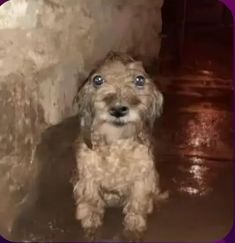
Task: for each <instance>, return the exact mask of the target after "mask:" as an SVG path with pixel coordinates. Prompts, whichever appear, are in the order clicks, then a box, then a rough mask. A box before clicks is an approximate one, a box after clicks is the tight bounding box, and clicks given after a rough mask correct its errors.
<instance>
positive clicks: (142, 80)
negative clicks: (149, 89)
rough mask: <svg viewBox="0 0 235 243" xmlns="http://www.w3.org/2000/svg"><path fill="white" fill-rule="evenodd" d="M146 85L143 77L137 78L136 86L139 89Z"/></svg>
mask: <svg viewBox="0 0 235 243" xmlns="http://www.w3.org/2000/svg"><path fill="white" fill-rule="evenodd" d="M144 84H145V77H144V76H142V75H138V76H136V78H135V85H136V86H137V87H143V86H144Z"/></svg>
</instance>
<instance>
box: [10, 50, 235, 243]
mask: <svg viewBox="0 0 235 243" xmlns="http://www.w3.org/2000/svg"><path fill="white" fill-rule="evenodd" d="M210 48H211V47H210ZM226 48H227V46H226ZM199 49H200V48H199ZM200 50H201V52H203V49H200ZM221 51H223V49H221ZM225 54H226V51H225ZM210 55H212V53H210ZM213 55H214V54H213ZM213 55H212V56H211V58H213ZM218 55H219V60H224V58H223V56H222V55H221V53H219V52H218ZM226 55H227V54H226ZM203 60H204V59H203ZM214 60H215V63H216V64H218V61H216V59H214ZM228 62H229V60H226V62H224V65H227V64H229V65H230V63H228ZM224 65H223V68H222V70H223V72H221V73H217V72H216V70H217V69H216V68H215V69H213V68H211V69H205V68H203V69H197V70H196V71H195V72H194V73H193V71H190V74H188V73H187V72H185V71H182V72H181V73H178V74H177V75H175V76H174V75H173V76H172V74H171V75H168V79H170V80H171V82H170V83H169V85H167V86H166V87H165V89H164V95H165V109H164V114H163V116H162V117H161V119H160V120H159V121H158V123H157V125H156V129H155V134H154V136H155V138H156V158H157V161H156V165H157V168H158V170H159V172H160V176H161V185H162V188H163V189H167V190H169V192H170V198H169V200H168V201H167V202H166V203H165V204H163V205H162V206H161V207H160V208H159V209H158V210H156V211H155V212H154V214H153V215H151V216H150V218H149V227H148V230H147V232H146V234H145V238H144V240H145V241H152V242H153V241H158V242H163V241H164V242H170V241H175V242H176V241H178V242H182V241H194V242H195V241H213V240H218V239H221V238H223V237H224V236H225V235H226V234H227V233H228V232H229V230H230V229H231V226H232V222H233V183H232V182H233V173H232V171H233V163H232V159H233V141H232V135H233V129H232V82H231V78H232V75H231V73H232V72H231V69H230V68H229V65H227V66H228V68H227V72H225V67H224ZM202 66H203V65H202ZM211 66H212V64H211V65H209V66H208V65H207V67H211ZM216 67H217V66H216ZM192 69H193V68H192ZM225 74H226V75H225ZM225 76H226V77H225ZM76 119H77V118H71V119H68V120H67V121H65V122H63V123H62V124H60V125H58V126H55V127H52V128H50V129H48V130H47V131H45V134H44V135H43V137H42V143H41V145H40V146H39V148H38V152H37V155H38V160H39V162H40V165H41V173H40V176H39V184H38V187H37V188H36V189H35V192H36V194H33V195H32V198H33V199H34V200H32V198H29V203H28V204H26V206H25V208H24V210H23V211H22V213H21V214H20V215H19V217H18V219H17V220H16V222H15V227H14V229H13V232H12V238H13V239H14V240H18V241H22V240H31V241H32V240H33V241H47V242H48V241H57V242H58V241H66V242H68V241H73V242H74V241H82V240H84V237H83V234H82V232H81V228H80V225H79V223H78V222H77V221H76V220H75V219H74V202H73V198H72V187H71V184H70V183H69V180H70V177H71V174H72V169H73V168H74V166H75V159H74V155H73V150H72V143H73V141H74V139H75V137H76V134H77V132H78V131H77V120H76ZM35 195H36V197H35ZM121 220H122V218H121V212H120V210H117V209H110V210H108V211H107V213H106V215H105V222H104V226H103V229H102V232H101V235H100V238H99V240H100V241H101V240H102V241H104V240H107V241H108V240H109V241H110V240H113V241H115V240H118V236H119V235H120V232H121V228H122V223H121V222H122V221H121Z"/></svg>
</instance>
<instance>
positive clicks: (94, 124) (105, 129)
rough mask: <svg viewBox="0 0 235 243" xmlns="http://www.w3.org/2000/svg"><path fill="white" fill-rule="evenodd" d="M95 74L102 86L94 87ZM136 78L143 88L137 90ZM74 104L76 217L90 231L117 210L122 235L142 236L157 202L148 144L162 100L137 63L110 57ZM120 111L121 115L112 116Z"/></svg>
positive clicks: (119, 57) (157, 184)
mask: <svg viewBox="0 0 235 243" xmlns="http://www.w3.org/2000/svg"><path fill="white" fill-rule="evenodd" d="M97 75H100V77H102V81H103V83H102V84H99V85H96V84H95V83H94V77H97ZM139 75H141V77H144V78H145V83H144V85H143V86H139V87H138V86H137V85H136V83H135V80H136V77H138V76H139ZM77 102H78V107H79V115H80V118H81V119H80V126H81V135H80V136H79V138H78V139H77V142H76V145H75V148H76V159H77V172H78V180H77V181H76V182H75V183H74V195H75V200H76V205H77V209H76V218H77V219H78V220H80V221H81V225H82V227H83V228H84V229H85V230H86V231H87V232H93V231H94V230H96V229H97V228H98V227H99V226H101V225H102V220H103V216H104V212H105V208H106V207H108V206H121V207H123V214H124V228H125V230H126V231H128V232H133V233H142V232H143V231H144V230H145V229H146V218H147V215H148V214H150V213H151V212H152V210H153V205H154V200H155V199H157V198H158V196H159V198H160V197H161V194H160V189H159V176H158V173H157V171H156V169H155V165H154V161H153V154H152V148H151V142H150V141H151V130H152V126H153V123H154V121H155V119H156V118H157V117H158V116H160V114H161V110H162V105H163V96H162V94H161V92H160V91H159V90H158V89H157V88H156V87H155V85H154V83H153V82H152V80H151V79H150V78H149V76H148V75H147V73H146V72H145V70H144V68H143V65H142V63H141V62H137V61H135V60H133V59H132V58H131V57H129V56H126V55H123V54H115V53H113V54H110V55H109V56H108V57H107V58H106V59H105V61H104V62H103V63H102V64H101V65H100V66H99V67H98V68H97V69H96V70H95V72H93V73H92V74H91V75H90V77H89V78H88V79H87V81H86V82H85V83H84V85H83V87H82V88H81V90H80V91H79V93H78V96H77ZM120 106H121V107H125V109H124V108H123V109H124V111H125V115H123V116H120V117H118V116H117V117H116V116H113V115H111V113H110V110H111V109H112V108H113V107H120ZM115 115H116V113H115Z"/></svg>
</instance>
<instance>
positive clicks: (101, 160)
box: [94, 139, 153, 192]
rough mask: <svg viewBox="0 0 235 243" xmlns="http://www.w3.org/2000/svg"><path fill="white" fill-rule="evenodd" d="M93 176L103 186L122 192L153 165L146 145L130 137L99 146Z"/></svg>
mask: <svg viewBox="0 0 235 243" xmlns="http://www.w3.org/2000/svg"><path fill="white" fill-rule="evenodd" d="M95 152H96V155H97V158H98V159H97V161H96V162H94V163H95V177H96V178H97V181H98V182H99V183H100V184H101V186H102V187H103V188H106V189H110V190H117V191H119V192H124V191H126V190H127V187H128V185H130V183H132V182H134V181H135V180H137V179H138V177H140V176H141V177H142V176H143V173H147V171H148V170H149V169H150V167H152V166H153V162H152V159H151V156H150V154H149V150H148V148H147V147H146V146H144V145H142V144H139V143H138V142H136V141H133V140H132V139H123V140H121V139H120V140H118V141H117V142H116V143H113V144H111V145H106V146H100V147H99V148H98V149H97V150H96V151H95Z"/></svg>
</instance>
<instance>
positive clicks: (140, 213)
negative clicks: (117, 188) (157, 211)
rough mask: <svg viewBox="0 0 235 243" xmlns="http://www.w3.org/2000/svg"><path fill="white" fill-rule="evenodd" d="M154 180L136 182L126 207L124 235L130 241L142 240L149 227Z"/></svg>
mask: <svg viewBox="0 0 235 243" xmlns="http://www.w3.org/2000/svg"><path fill="white" fill-rule="evenodd" d="M154 189H155V180H154V178H153V179H151V177H149V178H144V179H143V180H141V181H140V180H139V181H135V182H134V183H133V186H132V187H131V190H130V195H129V197H128V201H127V204H126V205H125V207H124V210H123V213H124V214H125V217H124V227H125V228H124V234H125V235H126V237H128V239H130V238H131V239H134V240H141V237H142V236H143V232H144V231H145V230H146V227H147V222H146V219H147V215H148V214H149V213H151V212H152V210H153V191H154Z"/></svg>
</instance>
